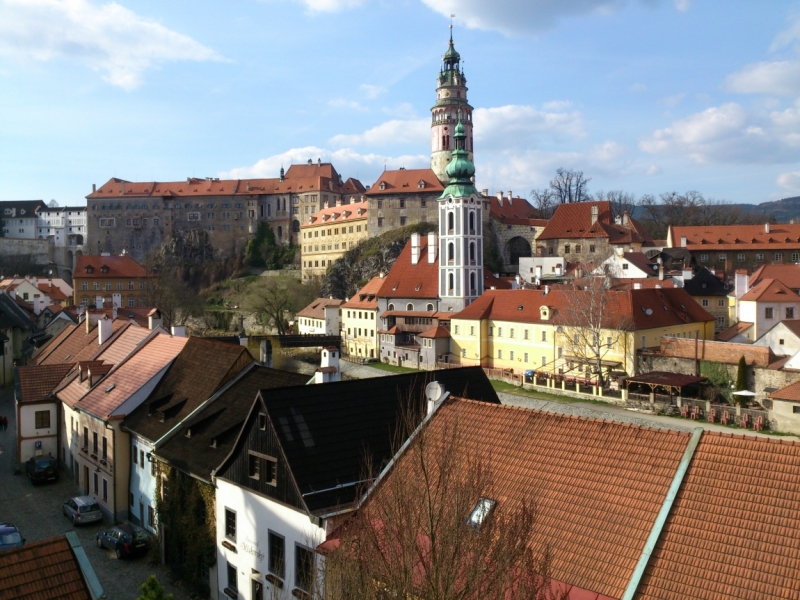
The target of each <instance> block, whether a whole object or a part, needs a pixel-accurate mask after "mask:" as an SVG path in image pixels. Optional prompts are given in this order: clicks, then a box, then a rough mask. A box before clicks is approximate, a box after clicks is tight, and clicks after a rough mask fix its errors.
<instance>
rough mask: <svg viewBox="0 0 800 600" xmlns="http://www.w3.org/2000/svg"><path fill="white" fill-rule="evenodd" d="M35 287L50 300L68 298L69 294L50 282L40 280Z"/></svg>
mask: <svg viewBox="0 0 800 600" xmlns="http://www.w3.org/2000/svg"><path fill="white" fill-rule="evenodd" d="M36 287H38V288H39V291H41V292H42V293H43V294H47V295H48V297H49V298H50V300H52V301H53V302H63V301H64V300H66V299H67V298H69V296H67V295H66V294H65V293H64V292H62V291H61V288H59V287H58V286H57V285H53V284H52V283H49V282H46V281H40V282H39V285H37V286H36Z"/></svg>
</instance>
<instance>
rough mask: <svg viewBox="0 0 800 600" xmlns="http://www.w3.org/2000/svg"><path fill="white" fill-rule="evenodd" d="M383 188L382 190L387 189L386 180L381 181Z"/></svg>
mask: <svg viewBox="0 0 800 600" xmlns="http://www.w3.org/2000/svg"><path fill="white" fill-rule="evenodd" d="M381 189H382V190H385V189H386V182H385V181H381Z"/></svg>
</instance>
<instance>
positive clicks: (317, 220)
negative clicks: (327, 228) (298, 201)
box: [300, 202, 367, 228]
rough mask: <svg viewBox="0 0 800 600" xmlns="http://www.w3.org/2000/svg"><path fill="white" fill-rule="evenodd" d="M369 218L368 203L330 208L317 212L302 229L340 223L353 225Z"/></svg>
mask: <svg viewBox="0 0 800 600" xmlns="http://www.w3.org/2000/svg"><path fill="white" fill-rule="evenodd" d="M366 218H367V203H366V202H355V203H353V204H342V205H341V206H330V207H328V208H323V209H322V210H319V211H317V212H316V213H314V214H313V215H311V216H310V217H309V218H308V221H306V222H305V223H303V224H302V225H301V226H300V227H301V228H304V227H318V226H321V225H338V224H340V223H353V222H355V221H359V220H362V221H363V220H366Z"/></svg>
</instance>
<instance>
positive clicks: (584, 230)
mask: <svg viewBox="0 0 800 600" xmlns="http://www.w3.org/2000/svg"><path fill="white" fill-rule="evenodd" d="M593 207H596V208H597V221H596V222H595V223H592V208H593ZM625 216H627V215H625ZM584 238H585V239H591V238H607V239H608V241H609V243H610V244H626V243H641V244H644V245H652V243H653V240H652V238H651V237H650V234H649V233H648V232H647V229H646V228H645V227H644V226H643V225H642V224H641V223H639V222H638V221H637V220H636V219H633V218H630V217H628V218H627V223H624V224H617V223H615V222H614V219H613V217H612V212H611V202H609V201H608V200H601V201H593V202H573V203H568V204H559V205H558V207H557V208H556V211H555V213H553V216H552V217H551V218H550V220H549V221H548V223H547V226H546V227H545V228H544V231H542V233H541V234H539V237H538V238H537V240H555V239H584Z"/></svg>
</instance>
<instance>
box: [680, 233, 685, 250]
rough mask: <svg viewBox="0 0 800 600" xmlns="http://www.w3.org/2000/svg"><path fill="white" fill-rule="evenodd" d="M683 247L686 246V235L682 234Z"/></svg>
mask: <svg viewBox="0 0 800 600" xmlns="http://www.w3.org/2000/svg"><path fill="white" fill-rule="evenodd" d="M681 248H686V236H685V235H682V236H681Z"/></svg>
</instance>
